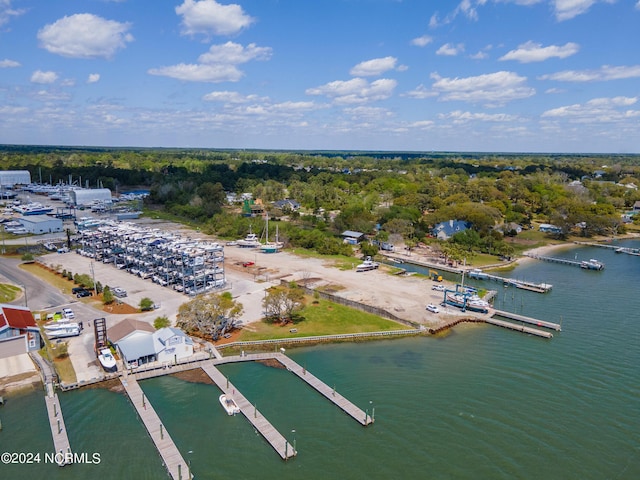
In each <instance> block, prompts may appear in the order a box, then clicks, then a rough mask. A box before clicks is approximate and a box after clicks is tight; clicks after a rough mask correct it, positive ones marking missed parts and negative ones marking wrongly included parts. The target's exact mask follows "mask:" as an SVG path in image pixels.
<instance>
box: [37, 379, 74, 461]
mask: <svg viewBox="0 0 640 480" xmlns="http://www.w3.org/2000/svg"><path fill="white" fill-rule="evenodd" d="M46 389H47V395H46V396H45V397H44V401H45V404H46V405H47V415H48V416H49V427H51V436H52V437H53V447H54V449H55V452H56V456H55V460H56V462H58V465H60V466H64V465H67V464H69V463H71V461H72V456H71V445H70V444H69V436H68V435H67V427H66V426H65V424H64V417H63V416H62V408H60V400H59V399H58V394H57V393H54V391H53V384H52V383H47V384H46Z"/></svg>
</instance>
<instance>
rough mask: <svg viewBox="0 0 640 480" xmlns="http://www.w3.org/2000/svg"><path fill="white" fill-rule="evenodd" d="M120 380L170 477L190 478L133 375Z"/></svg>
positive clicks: (183, 461)
mask: <svg viewBox="0 0 640 480" xmlns="http://www.w3.org/2000/svg"><path fill="white" fill-rule="evenodd" d="M120 382H121V383H122V386H123V387H124V389H125V391H126V392H127V395H129V399H130V400H131V403H132V404H133V406H134V407H135V409H136V411H137V412H138V416H139V417H140V419H141V420H142V423H144V426H145V428H146V429H147V432H149V436H150V437H151V440H153V443H154V444H155V446H156V448H157V449H158V453H160V456H161V457H162V461H163V462H164V465H165V467H166V468H167V470H168V472H169V475H171V478H173V479H174V480H182V479H190V478H192V476H191V472H190V471H189V466H188V465H187V462H185V460H184V458H182V455H181V454H180V451H178V448H177V447H176V445H175V443H173V440H172V439H171V436H170V435H169V432H167V429H166V428H164V426H163V425H162V422H161V421H160V417H158V414H157V413H156V411H155V410H154V409H153V407H152V406H151V404H150V403H149V400H147V399H146V398H145V396H144V392H143V391H142V389H141V388H140V385H138V382H137V380H136V379H135V377H133V376H132V375H128V376H126V377H125V376H122V377H120Z"/></svg>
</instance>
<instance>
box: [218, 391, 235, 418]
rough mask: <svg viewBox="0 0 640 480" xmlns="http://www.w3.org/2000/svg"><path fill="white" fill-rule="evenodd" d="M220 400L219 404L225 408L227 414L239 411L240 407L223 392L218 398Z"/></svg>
mask: <svg viewBox="0 0 640 480" xmlns="http://www.w3.org/2000/svg"><path fill="white" fill-rule="evenodd" d="M218 399H219V400H220V405H222V408H224V409H225V411H226V412H227V415H236V414H238V413H240V407H238V405H237V404H236V402H235V401H234V400H233V398H227V396H226V395H225V394H224V393H223V394H222V395H220V397H219V398H218Z"/></svg>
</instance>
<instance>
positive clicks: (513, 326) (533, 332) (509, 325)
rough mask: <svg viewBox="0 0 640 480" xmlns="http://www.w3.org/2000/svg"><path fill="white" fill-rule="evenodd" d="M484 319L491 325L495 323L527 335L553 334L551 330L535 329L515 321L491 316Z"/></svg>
mask: <svg viewBox="0 0 640 480" xmlns="http://www.w3.org/2000/svg"><path fill="white" fill-rule="evenodd" d="M484 321H485V322H487V323H490V324H492V325H497V326H498V327H503V328H508V329H509V330H516V331H518V332H522V333H527V334H529V335H535V336H536V337H543V338H553V334H552V333H551V332H545V331H544V330H537V329H535V328H531V327H525V326H524V325H519V324H517V323H511V322H507V321H503V320H497V319H495V318H493V317H491V318H485V319H484Z"/></svg>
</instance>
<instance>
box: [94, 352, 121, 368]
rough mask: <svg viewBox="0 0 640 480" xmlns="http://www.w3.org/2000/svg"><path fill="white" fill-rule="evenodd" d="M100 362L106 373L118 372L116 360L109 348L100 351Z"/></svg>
mask: <svg viewBox="0 0 640 480" xmlns="http://www.w3.org/2000/svg"><path fill="white" fill-rule="evenodd" d="M98 361H99V362H100V365H101V366H102V368H103V369H104V371H105V372H116V371H117V370H118V365H117V364H116V359H115V357H114V356H113V354H112V353H111V350H109V349H108V348H103V349H102V350H100V355H98Z"/></svg>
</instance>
